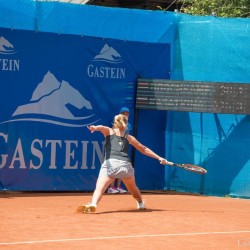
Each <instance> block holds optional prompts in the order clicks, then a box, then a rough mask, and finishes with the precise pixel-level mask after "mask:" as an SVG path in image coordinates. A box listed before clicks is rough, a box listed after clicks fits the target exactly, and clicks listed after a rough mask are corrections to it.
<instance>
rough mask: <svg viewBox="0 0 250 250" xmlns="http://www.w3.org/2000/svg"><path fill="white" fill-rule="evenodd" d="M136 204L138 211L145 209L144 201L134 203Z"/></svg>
mask: <svg viewBox="0 0 250 250" xmlns="http://www.w3.org/2000/svg"><path fill="white" fill-rule="evenodd" d="M136 204H137V209H139V210H142V209H146V206H145V202H144V201H142V202H138V201H136Z"/></svg>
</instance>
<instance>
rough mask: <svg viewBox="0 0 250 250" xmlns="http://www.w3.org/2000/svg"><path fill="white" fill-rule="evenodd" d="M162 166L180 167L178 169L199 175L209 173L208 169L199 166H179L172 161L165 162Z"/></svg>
mask: <svg viewBox="0 0 250 250" xmlns="http://www.w3.org/2000/svg"><path fill="white" fill-rule="evenodd" d="M164 160H165V159H164ZM161 164H165V165H169V166H173V167H178V168H183V169H185V170H187V171H190V172H194V173H197V174H206V173H207V170H206V169H204V168H202V167H199V166H196V165H193V164H178V163H174V162H171V161H163V162H162V163H161Z"/></svg>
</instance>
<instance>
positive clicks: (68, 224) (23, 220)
mask: <svg viewBox="0 0 250 250" xmlns="http://www.w3.org/2000/svg"><path fill="white" fill-rule="evenodd" d="M143 197H144V199H145V201H146V206H147V210H145V211H138V210H137V209H136V208H135V207H136V205H135V201H134V199H133V198H132V197H131V196H130V195H129V194H118V195H117V194H105V195H104V197H103V199H102V201H101V202H100V204H99V206H98V208H97V212H96V213H95V214H79V213H77V212H76V209H77V208H78V207H79V206H80V205H82V204H85V203H87V202H89V200H90V198H91V194H89V193H30V192H28V193H15V192H3V193H0V213H1V215H0V216H1V222H0V249H13V250H17V249H18V250H20V249H24V250H26V249H32V250H34V249H35V250H44V249H53V250H54V249H55V250H57V249H60V250H62V249H69V250H71V249H91V250H95V249H100V250H101V249H104V250H108V249H109V250H113V249H115V250H119V249H124V250H125V249H126V250H127V249H138V250H141V249H143V250H147V249H148V250H152V249H181V250H183V249H205V250H207V249H250V216H249V212H250V200H247V199H233V198H219V197H206V196H199V195H190V194H178V193H174V192H166V193H160V194H158V193H148V192H145V193H143Z"/></svg>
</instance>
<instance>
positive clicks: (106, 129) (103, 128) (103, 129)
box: [87, 125, 111, 136]
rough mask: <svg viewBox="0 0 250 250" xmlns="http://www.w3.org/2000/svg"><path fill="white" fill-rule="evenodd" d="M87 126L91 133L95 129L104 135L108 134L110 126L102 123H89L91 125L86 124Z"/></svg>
mask: <svg viewBox="0 0 250 250" xmlns="http://www.w3.org/2000/svg"><path fill="white" fill-rule="evenodd" d="M87 128H88V129H89V130H90V132H91V133H93V132H95V131H100V132H101V133H102V134H103V135H104V136H107V135H109V134H110V130H111V128H110V127H107V126H103V125H97V126H95V125H91V126H87Z"/></svg>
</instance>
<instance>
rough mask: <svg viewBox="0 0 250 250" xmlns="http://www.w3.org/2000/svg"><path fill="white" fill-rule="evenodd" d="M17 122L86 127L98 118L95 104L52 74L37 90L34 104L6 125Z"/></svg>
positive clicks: (16, 112) (18, 112)
mask: <svg viewBox="0 0 250 250" xmlns="http://www.w3.org/2000/svg"><path fill="white" fill-rule="evenodd" d="M72 110H73V111H75V112H73V111H72ZM74 113H77V114H78V116H76V115H75V114H74ZM86 113H87V114H86ZM79 114H80V116H79ZM82 114H85V115H82ZM16 121H36V122H45V123H52V124H56V125H60V126H67V127H85V126H87V125H90V124H94V123H96V122H97V121H98V120H97V119H96V118H95V114H94V113H93V108H92V105H91V103H90V102H89V101H88V100H87V99H85V98H84V97H83V96H82V94H81V93H80V92H79V91H78V90H76V89H75V88H73V87H72V86H71V85H70V84H69V83H68V82H66V81H64V80H63V81H62V82H59V81H58V80H57V79H56V77H55V76H54V75H53V74H52V73H51V72H47V74H45V75H44V77H43V80H42V82H40V83H39V84H38V86H37V87H36V89H35V90H34V92H33V94H32V97H31V99H30V102H29V103H27V104H24V105H21V106H18V107H17V109H16V110H15V112H14V113H13V114H12V118H11V119H10V120H9V121H5V122H2V123H6V122H16Z"/></svg>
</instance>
